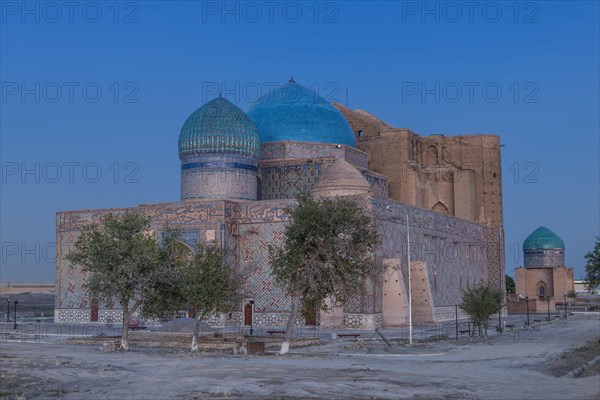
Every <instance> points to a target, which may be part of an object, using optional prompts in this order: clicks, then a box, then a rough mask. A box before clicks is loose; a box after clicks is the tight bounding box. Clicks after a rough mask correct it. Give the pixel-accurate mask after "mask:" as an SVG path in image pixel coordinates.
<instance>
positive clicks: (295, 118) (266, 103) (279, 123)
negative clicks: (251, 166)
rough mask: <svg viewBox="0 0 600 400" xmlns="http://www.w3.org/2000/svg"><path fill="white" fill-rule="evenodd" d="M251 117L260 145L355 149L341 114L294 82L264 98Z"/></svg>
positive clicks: (310, 91)
mask: <svg viewBox="0 0 600 400" xmlns="http://www.w3.org/2000/svg"><path fill="white" fill-rule="evenodd" d="M248 116H249V117H250V118H251V119H252V121H254V124H255V125H256V128H257V129H258V134H259V135H260V141H261V143H267V142H280V141H284V140H289V141H295V142H316V143H330V144H343V145H346V146H351V147H356V138H355V137H354V133H353V132H352V128H351V127H350V124H349V123H348V121H346V118H344V116H343V115H342V113H341V112H340V111H339V110H338V109H337V108H335V107H334V106H333V105H332V104H331V103H329V102H328V101H327V100H325V99H324V98H322V97H321V96H319V95H318V94H317V93H315V92H314V91H312V90H311V89H308V88H306V87H304V86H302V85H299V84H298V83H296V82H295V81H294V80H293V79H291V80H290V81H289V82H288V83H286V84H285V85H282V86H279V87H277V88H276V89H274V90H273V91H272V92H270V93H267V94H265V95H263V96H261V97H260V98H259V99H258V100H257V101H256V103H255V104H254V105H253V106H252V107H251V108H250V110H249V111H248Z"/></svg>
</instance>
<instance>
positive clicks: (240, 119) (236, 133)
mask: <svg viewBox="0 0 600 400" xmlns="http://www.w3.org/2000/svg"><path fill="white" fill-rule="evenodd" d="M204 154H212V155H215V154H222V155H238V156H242V157H250V158H253V159H258V157H259V155H260V142H259V137H258V133H257V130H256V126H254V123H253V122H252V120H250V118H248V116H247V115H246V114H245V113H244V112H243V111H242V110H240V109H239V108H238V107H237V106H236V105H235V104H233V103H231V102H230V101H227V100H226V99H224V98H222V97H217V98H216V99H213V100H211V101H209V102H208V103H206V104H204V105H203V106H202V107H200V108H199V109H197V110H196V111H194V112H193V113H192V115H190V116H189V117H188V119H187V120H186V121H185V123H184V124H183V127H182V128H181V133H180V134H179V158H180V159H182V160H183V158H184V157H186V156H193V155H204Z"/></svg>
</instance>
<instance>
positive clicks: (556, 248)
mask: <svg viewBox="0 0 600 400" xmlns="http://www.w3.org/2000/svg"><path fill="white" fill-rule="evenodd" d="M523 255H524V257H525V259H524V266H525V268H559V267H564V266H565V243H564V242H563V240H562V239H561V238H560V237H559V236H558V235H557V234H556V233H554V232H552V231H551V230H550V229H548V228H546V227H545V226H541V227H539V228H537V229H536V230H535V231H533V232H532V233H531V235H529V236H527V239H525V241H524V242H523Z"/></svg>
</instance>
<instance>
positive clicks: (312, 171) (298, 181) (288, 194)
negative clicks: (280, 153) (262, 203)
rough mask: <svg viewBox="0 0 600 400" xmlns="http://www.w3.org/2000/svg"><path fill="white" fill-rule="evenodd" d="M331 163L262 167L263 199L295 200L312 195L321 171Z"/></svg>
mask: <svg viewBox="0 0 600 400" xmlns="http://www.w3.org/2000/svg"><path fill="white" fill-rule="evenodd" d="M330 163H331V162H323V161H319V162H314V163H313V162H311V163H299V164H290V163H285V164H282V165H274V164H268V165H265V166H262V167H261V168H260V176H261V188H260V197H261V199H263V200H271V199H295V198H296V197H298V195H299V194H302V193H310V191H311V189H312V187H313V185H314V184H315V182H316V180H317V178H318V177H319V175H320V173H321V171H322V170H323V169H326V168H327V166H328V165H329V164H330Z"/></svg>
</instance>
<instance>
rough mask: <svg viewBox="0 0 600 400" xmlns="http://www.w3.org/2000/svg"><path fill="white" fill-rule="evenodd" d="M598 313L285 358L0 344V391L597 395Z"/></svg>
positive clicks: (343, 344)
mask: <svg viewBox="0 0 600 400" xmlns="http://www.w3.org/2000/svg"><path fill="white" fill-rule="evenodd" d="M599 340H600V318H599V317H598V315H595V316H589V315H588V316H576V317H573V318H570V319H569V320H566V321H565V320H560V321H552V322H548V323H542V324H540V325H539V326H537V327H535V329H531V330H527V331H520V332H519V333H518V334H517V333H510V332H509V333H507V334H504V335H502V336H498V337H494V338H491V339H490V340H489V341H488V342H487V343H468V341H467V340H462V341H459V342H455V341H442V342H430V343H420V344H415V345H413V346H405V345H402V344H400V343H398V342H396V343H395V344H394V345H393V346H392V347H391V348H390V347H388V346H387V345H385V344H384V343H383V342H382V341H379V340H373V341H365V340H359V341H351V340H331V341H327V342H326V343H324V344H322V345H317V346H310V347H303V348H297V349H293V351H292V353H290V354H289V355H287V356H277V355H274V354H269V355H265V356H233V355H232V352H230V351H220V352H219V351H215V352H209V353H203V354H197V355H192V354H190V353H189V352H187V351H182V350H168V349H155V348H147V347H134V348H133V350H132V351H130V352H128V353H122V352H116V353H115V352H113V353H105V352H102V351H100V349H99V347H98V346H97V345H95V346H89V345H85V346H83V345H67V344H41V343H18V342H2V343H0V345H1V351H0V398H8V399H12V398H15V399H30V398H43V399H45V398H51V399H52V398H64V399H77V400H80V399H90V400H93V399H144V400H145V399H289V400H291V399H305V398H315V399H469V400H473V399H503V400H504V399H506V400H508V399H519V400H521V399H528V400H535V399H590V400H591V399H594V400H596V399H598V398H600V375H598V369H597V368H596V369H594V370H591V371H588V372H587V373H586V374H584V375H583V376H582V377H580V378H566V377H564V375H565V374H566V373H568V372H569V371H570V370H571V369H574V368H576V367H578V366H580V365H582V364H584V363H585V362H587V361H589V360H591V359H592V358H593V357H594V356H596V355H598V353H599V350H600V342H599Z"/></svg>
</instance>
